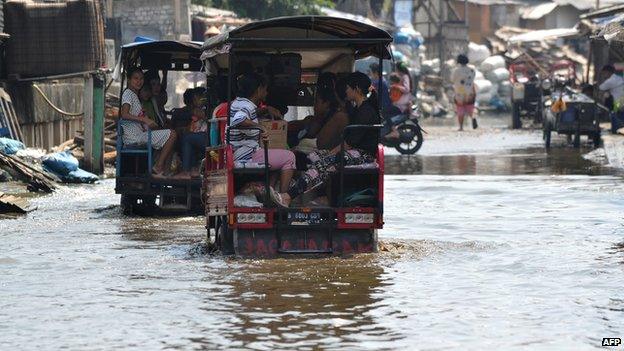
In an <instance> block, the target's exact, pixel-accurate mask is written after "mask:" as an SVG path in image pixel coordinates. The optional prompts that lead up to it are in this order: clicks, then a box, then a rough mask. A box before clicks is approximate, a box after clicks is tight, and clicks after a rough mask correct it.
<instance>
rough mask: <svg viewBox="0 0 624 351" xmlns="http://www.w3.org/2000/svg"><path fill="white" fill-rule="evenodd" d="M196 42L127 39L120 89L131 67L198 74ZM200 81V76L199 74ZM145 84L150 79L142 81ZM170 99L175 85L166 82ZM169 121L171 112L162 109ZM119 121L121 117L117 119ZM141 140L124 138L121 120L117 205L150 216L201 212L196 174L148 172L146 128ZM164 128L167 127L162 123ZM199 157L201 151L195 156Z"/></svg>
mask: <svg viewBox="0 0 624 351" xmlns="http://www.w3.org/2000/svg"><path fill="white" fill-rule="evenodd" d="M201 45H202V43H198V42H181V41H152V40H144V41H139V42H135V43H131V44H127V45H125V46H123V47H122V49H121V60H120V63H119V65H120V70H121V71H120V74H121V89H120V97H119V101H120V103H119V110H120V111H121V107H122V106H121V100H122V99H121V94H122V93H123V91H124V89H125V88H126V87H127V81H126V79H125V78H126V77H125V75H126V72H127V71H128V70H129V69H130V68H131V67H138V68H140V69H141V70H143V71H147V70H154V71H158V72H175V71H178V72H186V73H190V72H198V73H200V77H203V74H201V72H202V62H201V60H200V55H201ZM202 82H205V78H202ZM145 84H149V83H148V82H147V81H146V82H145ZM169 90H170V91H168V95H169V96H168V98H169V100H171V99H172V98H173V97H174V95H173V93H175V87H170V89H169ZM165 113H166V114H167V116H162V118H163V124H166V121H165V119H166V120H167V121H168V120H169V115H170V114H171V111H165ZM120 121H121V119H120ZM145 128H146V129H148V130H147V133H148V140H147V143H146V144H140V145H131V144H128V143H125V142H124V140H123V125H122V123H118V125H117V159H116V182H115V192H116V193H117V194H121V207H122V209H123V211H124V213H126V214H142V215H155V214H166V213H175V214H180V213H203V205H202V203H201V199H200V190H201V182H202V181H201V178H195V179H174V178H171V177H168V178H155V177H153V175H152V167H153V165H154V159H155V153H156V151H155V150H154V149H153V148H152V138H151V135H152V134H151V130H149V128H147V127H145ZM163 128H167V126H165V125H163ZM199 157H200V159H201V157H203V152H201V153H200V155H199Z"/></svg>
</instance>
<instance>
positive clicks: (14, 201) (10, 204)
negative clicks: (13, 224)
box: [0, 193, 37, 214]
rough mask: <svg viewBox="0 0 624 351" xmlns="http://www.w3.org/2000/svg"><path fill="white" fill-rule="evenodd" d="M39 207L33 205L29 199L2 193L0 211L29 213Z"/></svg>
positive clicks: (0, 195) (0, 194)
mask: <svg viewBox="0 0 624 351" xmlns="http://www.w3.org/2000/svg"><path fill="white" fill-rule="evenodd" d="M36 209H37V207H34V206H31V205H30V204H29V203H28V200H26V199H24V198H21V197H16V196H13V195H7V194H4V193H0V213H2V214H4V213H20V214H23V213H28V212H31V211H34V210H36Z"/></svg>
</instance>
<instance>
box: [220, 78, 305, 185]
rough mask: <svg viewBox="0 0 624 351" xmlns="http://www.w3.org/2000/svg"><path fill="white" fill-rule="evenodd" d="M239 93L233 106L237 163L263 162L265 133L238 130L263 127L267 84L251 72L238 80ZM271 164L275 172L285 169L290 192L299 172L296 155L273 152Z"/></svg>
mask: <svg viewBox="0 0 624 351" xmlns="http://www.w3.org/2000/svg"><path fill="white" fill-rule="evenodd" d="M237 87H238V93H237V97H236V99H235V100H234V101H232V105H231V106H230V126H229V127H230V144H231V145H232V147H233V149H234V160H236V161H252V162H258V163H263V162H267V160H265V159H264V150H263V149H262V148H261V147H260V143H259V138H262V139H264V138H265V136H266V134H265V132H262V133H260V132H259V131H258V130H241V129H237V128H235V127H243V128H245V127H247V128H252V127H253V128H261V129H262V127H261V126H260V124H258V105H259V104H260V102H261V101H263V100H265V99H266V96H267V83H266V81H265V80H264V78H262V77H261V76H260V75H258V74H256V73H249V74H244V75H242V76H240V77H239V78H238V80H237ZM268 164H269V165H270V166H271V168H272V169H273V170H278V169H279V170H281V176H280V190H281V192H286V191H287V190H288V186H289V185H290V180H291V179H292V177H293V174H294V172H295V154H293V153H292V152H291V151H288V150H280V149H271V150H269V159H268Z"/></svg>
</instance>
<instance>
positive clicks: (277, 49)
mask: <svg viewBox="0 0 624 351" xmlns="http://www.w3.org/2000/svg"><path fill="white" fill-rule="evenodd" d="M391 42H392V36H391V35H390V34H388V33H387V32H386V31H384V30H382V29H379V28H377V27H374V26H371V25H369V24H366V23H362V22H358V21H354V20H350V19H345V18H337V17H328V16H294V17H279V18H273V19H269V20H264V21H258V22H254V23H249V24H246V25H244V26H241V27H239V28H236V29H233V30H231V31H229V32H225V33H222V34H220V35H217V36H215V37H212V38H209V39H208V40H206V42H205V43H204V45H203V47H202V48H203V50H204V52H203V53H202V56H201V58H202V59H203V60H211V61H214V62H216V64H217V66H218V67H219V68H221V69H224V68H225V69H226V68H227V67H228V60H227V55H228V54H229V53H230V52H231V50H232V48H234V50H236V51H255V52H266V53H283V52H288V53H298V54H301V56H302V62H301V68H302V69H304V70H329V69H328V68H329V67H330V66H332V67H334V68H336V67H338V66H339V67H341V68H344V67H345V65H343V64H347V66H348V63H350V64H351V66H352V64H353V61H354V60H355V59H359V58H363V57H368V56H376V57H382V58H386V59H390V58H391V52H390V50H389V47H388V45H389V44H390V43H391ZM341 63H342V64H341Z"/></svg>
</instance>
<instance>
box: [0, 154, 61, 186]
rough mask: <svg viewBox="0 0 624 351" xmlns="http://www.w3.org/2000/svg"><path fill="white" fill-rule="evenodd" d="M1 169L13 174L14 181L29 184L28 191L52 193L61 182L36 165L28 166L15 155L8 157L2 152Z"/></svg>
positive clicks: (0, 157)
mask: <svg viewBox="0 0 624 351" xmlns="http://www.w3.org/2000/svg"><path fill="white" fill-rule="evenodd" d="M0 168H2V169H3V170H4V171H6V172H8V173H9V174H11V177H12V178H13V179H16V180H20V181H23V182H25V183H28V186H27V188H28V190H29V191H33V192H37V191H43V192H46V193H51V192H52V191H54V190H55V189H56V186H55V185H54V184H55V183H56V182H59V181H60V179H58V178H57V177H55V176H54V175H52V174H50V173H48V172H46V171H44V170H42V169H37V167H36V166H35V165H31V164H28V163H26V162H24V161H22V160H21V159H19V158H18V157H16V156H15V155H7V154H5V153H3V152H0Z"/></svg>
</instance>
